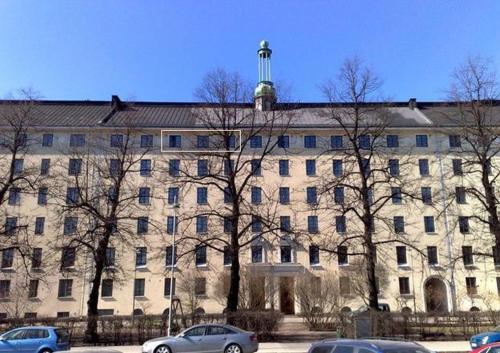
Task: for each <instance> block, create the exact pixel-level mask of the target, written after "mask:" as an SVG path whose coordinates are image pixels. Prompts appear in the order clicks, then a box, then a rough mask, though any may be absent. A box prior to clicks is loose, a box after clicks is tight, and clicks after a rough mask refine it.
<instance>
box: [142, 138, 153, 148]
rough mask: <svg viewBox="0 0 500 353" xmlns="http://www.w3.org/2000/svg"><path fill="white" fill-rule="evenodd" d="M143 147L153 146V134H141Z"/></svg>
mask: <svg viewBox="0 0 500 353" xmlns="http://www.w3.org/2000/svg"><path fill="white" fill-rule="evenodd" d="M141 147H142V148H146V147H153V135H141Z"/></svg>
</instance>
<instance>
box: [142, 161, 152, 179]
mask: <svg viewBox="0 0 500 353" xmlns="http://www.w3.org/2000/svg"><path fill="white" fill-rule="evenodd" d="M140 174H141V176H151V159H141V171H140Z"/></svg>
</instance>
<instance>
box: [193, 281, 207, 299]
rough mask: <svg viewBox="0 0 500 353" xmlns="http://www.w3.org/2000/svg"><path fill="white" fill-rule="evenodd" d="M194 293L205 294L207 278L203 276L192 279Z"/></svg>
mask: <svg viewBox="0 0 500 353" xmlns="http://www.w3.org/2000/svg"><path fill="white" fill-rule="evenodd" d="M194 294H195V295H198V296H201V295H206V294H207V279H206V278H205V277H196V278H195V279H194Z"/></svg>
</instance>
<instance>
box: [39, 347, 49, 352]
mask: <svg viewBox="0 0 500 353" xmlns="http://www.w3.org/2000/svg"><path fill="white" fill-rule="evenodd" d="M38 353H52V351H51V350H50V349H48V348H45V349H42V350H41V351H40V352H38Z"/></svg>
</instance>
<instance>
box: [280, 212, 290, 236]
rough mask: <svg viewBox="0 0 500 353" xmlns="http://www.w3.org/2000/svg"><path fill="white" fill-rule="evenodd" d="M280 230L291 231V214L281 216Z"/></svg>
mask: <svg viewBox="0 0 500 353" xmlns="http://www.w3.org/2000/svg"><path fill="white" fill-rule="evenodd" d="M280 230H281V232H284V233H287V232H290V216H280Z"/></svg>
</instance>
